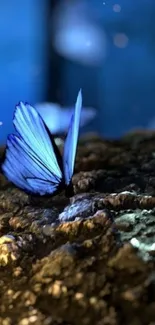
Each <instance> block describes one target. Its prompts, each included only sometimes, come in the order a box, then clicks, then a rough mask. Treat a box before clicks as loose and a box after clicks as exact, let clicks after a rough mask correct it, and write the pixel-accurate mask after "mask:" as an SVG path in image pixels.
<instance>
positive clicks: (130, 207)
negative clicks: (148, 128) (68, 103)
mask: <svg viewBox="0 0 155 325" xmlns="http://www.w3.org/2000/svg"><path fill="white" fill-rule="evenodd" d="M73 184H74V191H75V196H74V197H72V198H71V199H67V198H65V196H64V193H63V192H62V193H60V194H59V195H57V196H54V197H51V198H42V199H37V198H32V197H29V196H28V195H27V194H25V193H23V192H22V191H20V190H18V189H16V188H15V187H13V186H12V185H11V184H9V183H8V182H7V181H6V180H5V179H4V178H3V176H2V175H1V176H0V236H1V237H0V325H29V324H32V325H116V324H120V325H122V324H123V325H131V324H132V325H141V324H142V325H143V324H144V325H155V269H154V267H155V134H153V133H150V132H149V133H147V132H145V133H144V132H135V133H131V134H128V135H127V136H126V137H124V138H123V139H121V140H120V141H105V140H103V139H99V138H98V137H96V136H87V137H85V138H83V139H81V141H80V143H79V147H78V153H77V159H76V168H75V175H74V177H73Z"/></svg>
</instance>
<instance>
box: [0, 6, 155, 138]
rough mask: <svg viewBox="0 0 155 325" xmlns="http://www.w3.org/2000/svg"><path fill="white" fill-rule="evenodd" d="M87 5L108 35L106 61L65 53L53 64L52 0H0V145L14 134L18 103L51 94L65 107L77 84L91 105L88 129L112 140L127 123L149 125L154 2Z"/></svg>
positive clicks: (154, 115)
mask: <svg viewBox="0 0 155 325" xmlns="http://www.w3.org/2000/svg"><path fill="white" fill-rule="evenodd" d="M73 1H74V0H73ZM86 2H87V3H88V6H89V17H90V19H91V17H92V21H93V22H95V23H96V24H98V26H99V27H100V28H101V29H103V30H104V33H105V35H106V40H107V54H106V58H105V59H104V61H103V62H102V64H101V63H100V64H99V65H97V66H93V65H91V64H90V65H85V64H81V62H80V61H79V62H78V61H74V60H71V59H69V58H64V57H58V61H56V53H55V52H54V50H53V47H52V46H51V47H50V46H49V44H50V41H51V38H52V34H50V27H49V23H48V22H49V17H50V12H49V10H51V17H52V14H53V13H52V1H51V2H50V1H47V0H27V1H21V0H13V1H9V0H1V2H0V24H1V28H0V39H1V42H0V67H1V73H0V121H1V122H3V124H2V125H1V126H0V144H3V143H5V141H6V137H7V134H8V133H10V132H12V131H13V127H12V116H13V110H14V107H15V104H16V103H18V102H19V101H20V100H23V101H29V102H30V103H32V104H35V103H37V102H42V101H47V100H51V101H55V100H56V98H57V101H59V100H60V101H61V104H63V105H70V104H73V103H74V102H75V99H76V96H77V92H78V90H79V88H81V87H82V89H83V97H84V105H85V106H93V107H95V108H96V109H97V117H96V119H95V120H94V121H93V122H92V123H91V125H90V126H89V127H88V128H87V129H86V130H89V131H97V132H99V133H101V134H102V135H104V136H106V137H115V138H116V137H119V136H121V135H122V134H124V133H126V132H127V131H129V130H131V129H133V128H139V127H144V128H148V127H150V125H151V126H152V127H154V126H155V122H154V119H155V19H154V17H155V1H154V0H149V1H148V0H136V1H135V0H118V1H117V0H116V1H113V0H107V1H106V0H105V1H104V2H103V1H102V0H87V1H86ZM53 8H54V7H53ZM114 9H116V10H114ZM117 9H119V10H117ZM51 19H52V18H51ZM50 35H51V36H50ZM75 41H76V39H75ZM103 50H104V49H103ZM52 51H53V52H52ZM50 52H51V53H50ZM52 53H54V54H52ZM50 54H51V55H50ZM52 58H54V59H53V61H52ZM49 61H50V63H49ZM59 63H60V65H59ZM52 64H53V70H52ZM56 64H57V67H58V70H59V71H57V69H55V68H54V67H55V66H56ZM49 66H50V67H51V75H49ZM52 71H53V72H52ZM58 76H59V77H60V78H58ZM55 85H56V86H57V87H58V88H59V89H58V94H59V95H58V96H57V95H55V96H54V91H55ZM50 88H51V97H50V96H49V89H50ZM47 89H48V91H47ZM47 94H48V95H47Z"/></svg>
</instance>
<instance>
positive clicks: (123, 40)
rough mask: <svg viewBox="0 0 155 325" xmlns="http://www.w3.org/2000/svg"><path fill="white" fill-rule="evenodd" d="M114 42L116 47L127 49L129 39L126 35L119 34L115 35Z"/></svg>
mask: <svg viewBox="0 0 155 325" xmlns="http://www.w3.org/2000/svg"><path fill="white" fill-rule="evenodd" d="M113 42H114V45H115V46H117V47H119V48H122V49H123V48H125V47H127V45H128V42H129V39H128V37H127V35H126V34H124V33H117V34H115V35H114V39H113Z"/></svg>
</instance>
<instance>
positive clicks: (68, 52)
mask: <svg viewBox="0 0 155 325" xmlns="http://www.w3.org/2000/svg"><path fill="white" fill-rule="evenodd" d="M53 45H54V47H55V49H56V51H57V52H58V53H59V54H61V55H62V56H64V57H66V58H68V59H70V60H73V61H76V62H79V63H81V64H84V65H96V64H97V65H98V64H100V62H102V60H103V59H104V58H105V56H106V52H107V42H106V36H105V33H104V31H103V30H102V29H101V28H99V26H98V25H97V24H96V23H95V22H94V21H93V20H92V19H90V17H88V13H87V10H86V9H85V8H83V7H82V6H80V5H79V3H78V4H77V3H71V2H68V3H63V6H62V5H59V6H58V8H57V10H56V12H55V15H54V40H53Z"/></svg>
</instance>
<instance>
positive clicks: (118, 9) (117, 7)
mask: <svg viewBox="0 0 155 325" xmlns="http://www.w3.org/2000/svg"><path fill="white" fill-rule="evenodd" d="M113 11H114V12H120V11H121V6H120V5H119V4H117V3H116V4H115V5H113Z"/></svg>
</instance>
